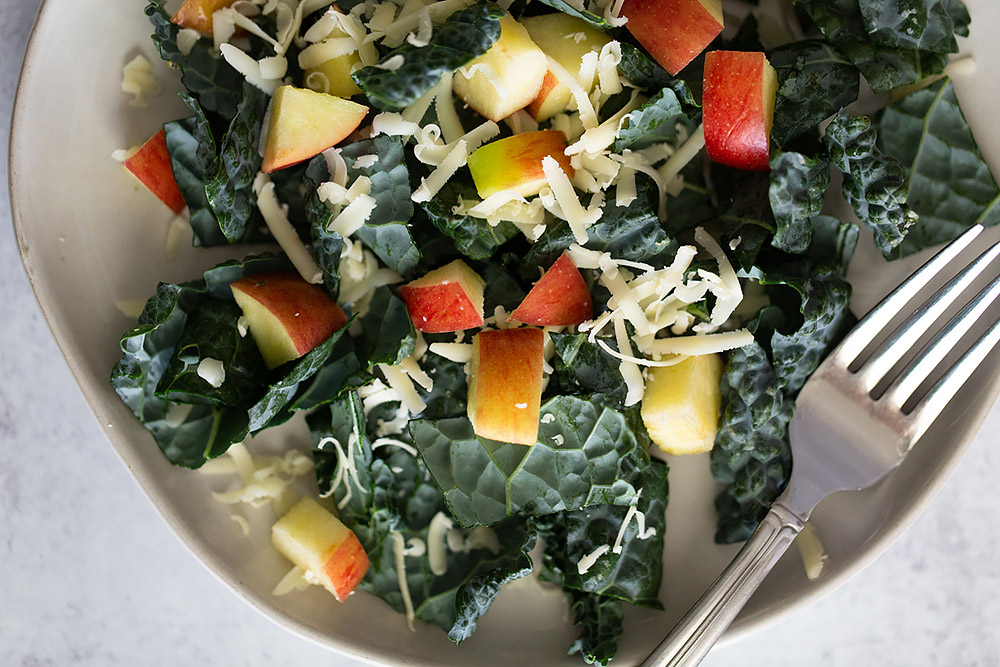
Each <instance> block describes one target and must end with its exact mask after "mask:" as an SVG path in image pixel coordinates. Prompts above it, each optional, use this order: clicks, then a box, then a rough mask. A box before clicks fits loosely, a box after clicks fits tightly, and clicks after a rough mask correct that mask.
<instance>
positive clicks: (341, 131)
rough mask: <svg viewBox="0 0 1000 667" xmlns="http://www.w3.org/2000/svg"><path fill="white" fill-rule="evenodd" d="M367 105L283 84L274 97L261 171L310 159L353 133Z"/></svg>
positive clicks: (270, 170) (267, 171)
mask: <svg viewBox="0 0 1000 667" xmlns="http://www.w3.org/2000/svg"><path fill="white" fill-rule="evenodd" d="M367 114H368V107H366V106H364V105H363V104H357V103H355V102H351V101H350V100H345V99H342V98H340V97H336V96H335V95H327V94H325V93H317V92H316V91H315V90H308V89H306V88H295V87H293V86H281V87H280V88H278V90H277V91H275V93H274V97H273V98H272V99H271V122H270V124H269V125H268V131H267V144H266V146H265V148H264V161H263V164H262V165H261V171H263V172H264V173H270V172H272V171H276V170H278V169H283V168H285V167H290V166H292V165H294V164H298V163H299V162H302V161H303V160H308V159H309V158H311V157H314V156H315V155H318V154H319V153H322V152H323V151H325V150H326V149H327V148H330V147H331V146H334V145H335V144H337V143H338V142H340V141H341V140H343V139H344V138H345V137H347V136H348V135H350V134H351V132H353V131H354V130H355V129H356V128H357V127H358V125H360V124H361V121H362V120H364V118H365V116H366V115H367Z"/></svg>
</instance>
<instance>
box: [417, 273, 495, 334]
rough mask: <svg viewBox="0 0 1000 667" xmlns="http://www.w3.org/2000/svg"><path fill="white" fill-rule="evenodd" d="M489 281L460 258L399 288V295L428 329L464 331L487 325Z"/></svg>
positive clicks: (444, 331)
mask: <svg viewBox="0 0 1000 667" xmlns="http://www.w3.org/2000/svg"><path fill="white" fill-rule="evenodd" d="M484 289H485V283H484V282H483V279H482V278H480V277H479V274H477V273H476V272H475V271H473V270H472V269H470V268H469V266H468V265H467V264H466V263H465V262H463V261H462V260H460V259H456V260H455V261H454V262H452V263H451V264H446V265H445V266H442V267H441V268H439V269H434V270H433V271H431V272H429V273H427V274H426V275H424V276H422V277H420V278H417V279H416V280H414V281H412V282H410V283H407V284H406V285H403V286H402V287H400V288H399V296H400V297H401V298H402V299H403V302H404V303H405V304H406V310H407V312H409V314H410V319H411V320H413V326H414V327H416V328H417V329H418V330H420V331H423V332H425V333H447V332H449V331H462V330H463V329H472V328H474V327H481V326H482V325H483V290H484Z"/></svg>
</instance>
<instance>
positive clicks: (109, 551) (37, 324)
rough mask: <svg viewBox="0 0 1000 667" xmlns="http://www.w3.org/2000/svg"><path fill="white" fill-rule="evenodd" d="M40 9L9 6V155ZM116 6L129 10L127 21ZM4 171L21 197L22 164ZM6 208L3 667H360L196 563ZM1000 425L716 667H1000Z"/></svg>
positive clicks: (714, 659)
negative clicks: (126, 450)
mask: <svg viewBox="0 0 1000 667" xmlns="http://www.w3.org/2000/svg"><path fill="white" fill-rule="evenodd" d="M38 4H39V0H0V127H3V132H4V134H3V136H2V140H0V146H2V148H3V154H4V155H6V149H7V139H8V136H7V127H8V125H9V119H10V110H11V104H12V101H13V97H14V89H15V85H16V82H17V75H18V70H19V65H20V62H21V59H22V57H23V53H24V45H25V43H26V41H27V38H28V34H29V32H30V29H31V23H32V21H33V19H34V16H35V13H36V10H37V7H38ZM116 4H117V3H116ZM0 171H2V173H3V181H4V182H6V174H7V171H6V159H4V160H3V163H2V166H0ZM7 198H8V193H7V189H6V187H3V189H2V190H0V294H3V299H4V302H5V303H6V304H7V307H9V308H10V309H11V312H10V313H9V314H8V315H7V316H5V317H4V318H3V323H2V324H0V665H5V666H14V665H24V666H26V667H29V666H30V667H36V666H43V665H55V666H59V667H68V666H70V665H146V666H155V665H195V664H199V665H227V666H228V665H252V666H256V665H262V666H263V665H267V666H269V667H279V666H282V665H289V666H291V665H295V666H299V665H306V664H312V665H355V664H357V663H355V662H354V661H351V660H348V659H345V658H341V657H340V656H338V655H336V654H334V653H330V652H328V651H326V650H325V649H322V648H319V647H317V646H314V645H312V644H310V643H308V642H306V641H304V640H302V639H300V638H298V637H296V636H294V635H292V634H290V633H288V632H286V631H285V630H283V629H281V628H279V627H277V626H275V625H273V624H272V623H271V622H270V621H268V620H266V619H265V618H263V617H262V616H260V615H259V614H257V613H256V612H255V611H253V610H251V609H250V607H248V606H246V605H245V604H244V603H243V602H241V601H240V600H239V599H238V598H237V597H236V596H234V595H233V594H231V593H230V592H229V591H228V590H227V589H225V588H224V587H223V586H222V585H221V584H220V583H219V582H218V581H216V579H215V578H214V577H213V576H212V575H211V574H209V573H208V572H207V571H206V570H205V569H204V568H203V567H202V566H201V565H200V564H199V563H198V562H197V561H196V560H195V559H194V558H193V557H192V556H191V554H190V553H189V552H188V551H187V550H186V549H185V548H184V547H183V546H182V545H181V543H180V541H179V540H177V539H176V538H175V537H174V536H173V535H172V534H171V532H170V530H169V529H168V528H167V526H166V524H165V523H164V522H163V520H162V519H161V518H160V517H159V516H158V515H157V513H156V512H155V511H154V509H153V507H152V506H151V505H150V503H149V502H148V501H147V499H146V498H145V497H144V496H143V494H142V492H141V491H140V489H139V487H138V486H137V485H136V484H135V483H134V482H133V481H132V479H131V478H130V476H129V475H128V473H127V472H126V470H125V469H124V468H123V467H122V465H121V464H120V463H119V461H118V459H117V458H116V456H115V455H114V453H113V451H112V449H111V448H110V447H109V446H108V445H107V444H106V442H105V440H104V436H103V435H102V433H101V431H100V429H99V428H98V424H97V422H96V421H95V420H94V418H93V416H92V415H91V413H90V411H89V410H88V408H87V406H86V403H85V401H84V399H83V396H82V395H81V394H80V391H79V389H78V388H77V386H76V383H75V382H74V380H73V378H72V377H71V375H70V373H69V371H68V369H67V367H66V364H65V362H64V361H63V359H62V357H61V355H60V353H59V351H58V349H57V348H56V345H55V343H54V341H53V339H52V337H51V335H50V334H49V331H48V329H47V327H46V324H45V322H44V321H43V319H42V316H41V313H40V311H39V309H38V306H37V304H36V302H35V299H34V296H33V295H32V293H31V289H30V287H29V285H28V281H27V279H26V277H25V274H24V271H23V269H22V267H21V262H20V259H19V257H18V253H17V248H16V244H15V241H14V235H13V231H12V228H11V225H10V217H9V212H8V202H7ZM998 438H1000V409H994V411H993V414H992V415H991V417H990V419H989V420H988V421H987V424H986V427H985V428H984V430H983V431H982V433H981V434H980V436H979V438H978V440H977V442H976V443H975V444H974V445H973V446H972V448H971V450H970V451H969V453H968V455H967V456H966V458H965V460H964V461H963V462H962V464H961V465H960V467H959V468H958V471H957V473H956V474H955V475H954V476H953V477H952V478H951V480H950V481H949V482H948V483H947V485H946V486H945V487H944V490H943V491H942V492H941V494H940V495H939V496H938V498H937V499H936V500H935V501H934V502H933V503H932V504H931V506H930V508H929V509H928V510H927V512H926V513H925V514H924V515H923V516H922V517H921V518H920V519H919V520H918V521H917V522H916V524H915V525H914V526H913V527H912V528H910V529H909V530H908V531H907V532H906V533H905V535H904V536H903V537H902V538H901V539H900V540H899V541H897V542H896V543H895V544H894V545H893V546H892V547H891V548H890V549H889V550H888V552H887V553H885V554H884V555H883V556H882V557H881V558H879V559H878V560H877V561H876V562H875V563H874V564H873V565H872V566H870V567H869V568H868V569H866V570H865V571H864V572H862V573H861V574H860V575H859V576H857V577H856V578H854V579H853V580H852V581H850V582H849V583H848V584H847V585H845V586H844V587H843V588H841V589H840V590H838V591H836V592H834V593H833V594H831V595H830V596H828V597H827V598H825V599H824V600H822V601H820V602H819V603H817V604H816V605H814V606H813V607H811V608H809V609H808V610H806V611H804V612H802V613H800V614H798V615H797V616H795V617H793V618H791V619H789V620H787V621H785V622H783V623H780V624H778V625H776V626H774V627H772V628H770V629H768V630H766V631H764V632H762V633H760V634H758V635H756V636H754V637H752V638H750V639H748V640H746V641H743V642H740V643H738V644H735V645H732V646H730V647H727V648H724V649H720V650H718V651H717V652H715V653H713V654H712V656H711V657H710V658H709V660H708V661H707V662H706V663H705V664H707V665H709V666H710V667H723V666H725V667H742V666H756V665H767V667H786V666H788V667H791V666H795V667H800V666H802V665H830V666H839V665H845V666H847V665H851V666H855V665H880V666H884V667H889V666H895V665H898V666H900V667H904V666H905V667H919V666H925V665H941V666H948V667H952V666H963V667H972V666H983V667H987V666H997V665H1000V631H998V630H997V627H998V625H997V619H998V618H1000V558H998V557H997V554H998V553H1000V519H998V516H997V512H998V510H997V508H998V506H1000V492H998V490H997V489H998V482H1000V443H998Z"/></svg>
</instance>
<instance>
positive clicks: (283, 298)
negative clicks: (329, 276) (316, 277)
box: [229, 271, 347, 368]
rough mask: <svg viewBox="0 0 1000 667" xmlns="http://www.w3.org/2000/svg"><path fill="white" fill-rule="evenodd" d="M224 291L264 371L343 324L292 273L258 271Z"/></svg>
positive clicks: (332, 306)
mask: <svg viewBox="0 0 1000 667" xmlns="http://www.w3.org/2000/svg"><path fill="white" fill-rule="evenodd" d="M229 288H230V289H231V290H232V292H233V298H234V299H236V303H237V304H238V305H239V307H240V309H241V310H242V311H243V316H244V317H245V318H246V319H247V322H248V328H249V329H250V335H252V336H253V339H254V341H255V342H256V343H257V347H258V348H259V349H260V354H261V356H262V357H264V363H266V364H267V367H268V368H276V367H278V366H280V365H281V364H283V363H285V362H288V361H291V360H292V359H298V358H299V357H301V356H302V355H303V354H305V353H307V352H309V350H311V349H313V348H314V347H316V346H317V345H319V344H320V343H322V342H323V341H325V340H326V339H327V338H329V337H330V336H332V335H333V334H334V333H335V332H336V331H337V330H339V329H340V328H341V327H343V326H344V325H345V324H346V323H347V315H345V314H344V311H343V310H341V308H340V306H338V305H337V302H336V301H334V300H333V298H331V297H330V295H329V294H327V293H326V292H325V291H323V288H321V287H319V286H318V285H313V284H310V283H307V282H306V281H305V280H303V279H302V278H301V277H300V276H298V275H296V274H293V273H285V272H282V271H271V272H268V273H258V274H255V275H252V276H247V277H245V278H240V279H239V280H237V281H235V282H233V283H231V284H230V285H229Z"/></svg>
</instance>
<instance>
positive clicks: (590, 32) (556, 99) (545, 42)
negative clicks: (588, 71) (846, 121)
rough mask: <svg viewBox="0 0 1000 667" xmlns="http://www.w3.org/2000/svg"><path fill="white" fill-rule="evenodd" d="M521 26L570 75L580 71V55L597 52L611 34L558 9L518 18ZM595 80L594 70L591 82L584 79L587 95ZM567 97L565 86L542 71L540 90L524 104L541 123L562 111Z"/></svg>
mask: <svg viewBox="0 0 1000 667" xmlns="http://www.w3.org/2000/svg"><path fill="white" fill-rule="evenodd" d="M521 25H523V26H524V28H525V29H526V30H527V31H528V35H529V36H530V37H531V41H533V42H534V43H535V44H537V45H538V48H540V49H541V50H542V51H543V52H544V53H545V55H547V56H549V57H550V58H552V59H553V60H555V61H556V62H557V63H559V64H560V65H562V66H563V68H564V69H565V70H566V71H567V72H569V73H570V74H573V75H574V76H575V75H576V74H577V73H578V72H579V71H580V64H581V62H582V61H583V56H584V55H586V54H588V53H591V52H600V50H601V49H602V48H604V45H605V44H607V43H608V42H610V41H611V37H610V36H608V34H607V33H605V32H604V31H603V30H598V29H597V28H594V27H593V26H591V25H588V24H587V23H586V22H585V21H582V20H581V19H578V18H575V17H573V16H570V15H569V14H563V13H562V12H559V13H556V14H542V15H541V16H528V17H526V18H522V19H521ZM596 79H597V73H596V72H595V73H594V81H589V82H584V83H585V85H584V89H585V90H586V91H587V93H588V94H589V93H590V91H591V89H592V88H593V87H594V82H595V81H596ZM571 98H572V94H571V93H570V91H569V88H567V87H566V86H565V85H563V84H561V83H559V81H558V79H556V77H555V75H553V74H552V73H551V72H546V74H545V80H544V81H543V83H542V89H541V90H540V91H539V93H538V96H537V97H536V98H535V99H534V100H532V102H531V104H529V105H528V108H527V110H528V113H530V114H531V116H532V117H533V118H534V119H535V120H537V121H538V122H542V121H545V120H548V119H549V118H551V117H552V116H554V115H556V114H557V113H560V112H563V111H566V109H567V107H569V103H570V99H571Z"/></svg>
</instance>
